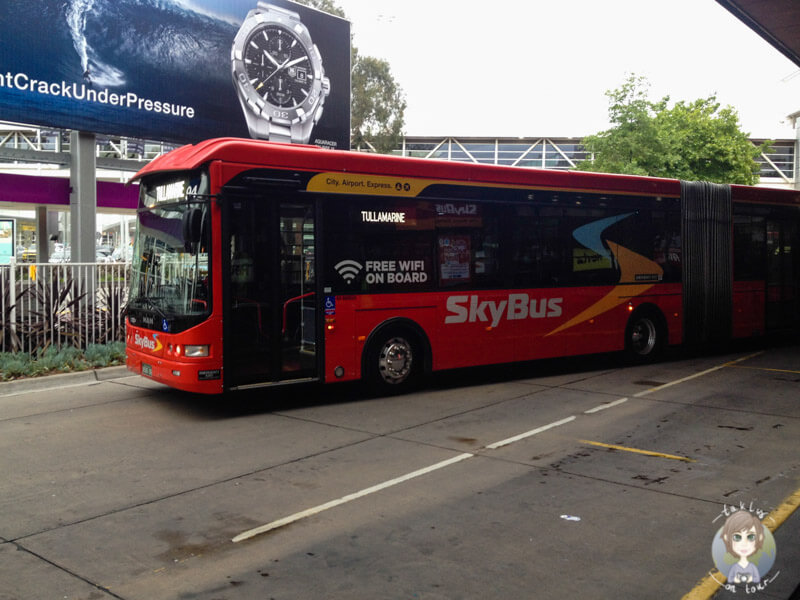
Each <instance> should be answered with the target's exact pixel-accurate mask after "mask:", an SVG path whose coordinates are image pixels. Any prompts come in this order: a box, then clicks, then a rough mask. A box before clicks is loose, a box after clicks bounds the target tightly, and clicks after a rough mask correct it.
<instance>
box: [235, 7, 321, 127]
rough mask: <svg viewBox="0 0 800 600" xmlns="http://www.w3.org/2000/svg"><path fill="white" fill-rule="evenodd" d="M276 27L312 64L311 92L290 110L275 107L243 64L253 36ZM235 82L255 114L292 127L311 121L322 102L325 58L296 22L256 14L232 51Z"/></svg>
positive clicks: (305, 31)
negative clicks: (293, 40) (292, 39)
mask: <svg viewBox="0 0 800 600" xmlns="http://www.w3.org/2000/svg"><path fill="white" fill-rule="evenodd" d="M274 25H277V26H279V27H282V28H283V29H286V30H287V31H289V32H290V33H291V34H292V35H294V36H295V37H296V38H297V39H298V40H299V42H300V44H302V46H303V48H304V49H305V51H306V54H307V55H308V57H309V59H310V61H311V72H312V81H311V88H310V93H309V94H308V96H307V97H306V98H305V100H303V102H301V103H300V104H299V105H297V106H295V107H292V108H289V107H285V106H278V105H276V104H272V103H271V102H269V101H268V100H267V99H266V98H265V97H263V96H261V94H259V93H258V92H257V91H256V90H255V89H254V88H253V86H252V84H251V83H250V77H249V76H248V75H247V70H246V68H245V64H244V47H245V44H246V43H247V40H249V39H250V36H251V35H253V34H254V33H256V32H257V30H259V29H262V28H264V27H267V26H274ZM231 62H232V70H233V79H234V82H235V83H236V90H237V92H238V93H239V95H240V97H241V99H242V100H243V101H244V102H246V103H247V105H248V107H249V108H250V110H252V112H253V113H254V114H256V115H258V116H261V117H263V118H265V119H268V120H270V121H274V122H277V123H285V124H288V125H292V124H295V123H302V122H304V121H307V120H308V119H310V118H312V117H313V115H314V111H315V109H316V107H317V105H318V104H319V103H320V102H321V101H322V100H323V98H324V96H323V78H324V72H323V69H322V56H321V55H320V53H319V49H318V48H317V46H316V44H314V42H313V41H312V39H311V33H310V32H309V31H308V28H307V27H306V26H305V25H304V24H303V23H302V22H301V21H298V20H296V19H293V18H291V17H289V16H288V15H283V14H280V13H270V14H267V13H257V14H255V15H252V16H250V17H249V18H247V19H245V22H244V23H242V26H241V28H240V29H239V31H238V33H237V34H236V37H235V38H234V40H233V47H232V50H231Z"/></svg>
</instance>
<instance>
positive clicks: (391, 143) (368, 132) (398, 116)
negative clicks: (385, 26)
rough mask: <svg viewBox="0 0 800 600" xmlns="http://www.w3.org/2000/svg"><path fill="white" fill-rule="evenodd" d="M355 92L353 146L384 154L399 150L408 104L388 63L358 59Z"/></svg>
mask: <svg viewBox="0 0 800 600" xmlns="http://www.w3.org/2000/svg"><path fill="white" fill-rule="evenodd" d="M352 90H353V99H352V115H351V117H350V128H351V140H350V144H351V145H352V146H353V147H355V148H360V147H363V146H371V147H372V148H373V149H374V150H375V151H376V152H379V153H382V154H386V153H389V152H391V151H392V150H394V149H395V148H397V146H398V145H399V143H400V139H401V138H402V135H403V124H404V117H403V115H404V113H405V110H406V101H405V97H404V95H403V91H402V90H401V89H400V87H399V86H398V85H397V83H396V82H395V80H394V77H392V72H391V68H390V67H389V63H388V62H386V61H385V60H382V59H379V58H374V57H372V56H364V57H360V56H358V55H356V61H355V64H354V65H353V73H352Z"/></svg>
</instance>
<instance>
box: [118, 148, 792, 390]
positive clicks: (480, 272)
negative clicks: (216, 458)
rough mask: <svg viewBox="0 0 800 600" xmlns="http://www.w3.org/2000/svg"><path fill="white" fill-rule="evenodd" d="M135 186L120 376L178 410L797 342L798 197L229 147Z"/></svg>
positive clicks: (195, 153)
mask: <svg viewBox="0 0 800 600" xmlns="http://www.w3.org/2000/svg"><path fill="white" fill-rule="evenodd" d="M135 179H136V180H138V181H139V183H140V200H139V208H138V229H137V235H136V243H135V253H134V263H133V277H132V283H131V288H130V298H129V305H128V311H127V353H128V359H127V361H128V363H127V364H128V367H129V369H130V370H132V371H133V372H135V373H141V374H142V375H144V376H146V377H148V378H151V379H153V380H155V381H158V382H162V383H164V384H167V385H169V386H172V387H175V388H179V389H182V390H187V391H190V392H196V393H203V394H216V393H222V392H225V391H228V390H241V389H249V388H257V387H266V386H276V385H286V384H291V383H300V382H311V381H318V382H325V383H333V382H344V381H353V380H362V379H363V380H367V381H370V382H372V383H374V384H376V386H378V387H380V388H383V390H384V391H386V392H389V391H399V390H405V389H408V388H409V387H411V386H412V385H413V384H415V383H417V382H418V381H419V379H420V377H421V376H422V375H424V374H425V373H429V372H433V371H439V370H443V369H456V368H463V367H472V366H476V365H488V364H498V363H511V362H517V361H531V360H536V359H543V358H552V357H561V356H569V355H583V354H589V353H600V352H617V351H626V352H627V354H628V355H629V356H630V357H632V358H633V359H635V360H640V361H644V360H648V359H650V358H651V357H655V356H656V355H657V354H658V353H659V351H660V350H662V349H663V347H664V346H665V345H667V344H681V343H685V344H698V343H699V344H702V343H707V342H708V343H715V342H725V341H726V340H730V339H733V338H746V337H750V336H757V335H763V334H766V333H770V332H774V331H784V330H791V329H793V328H795V329H796V328H797V326H798V325H800V294H798V291H800V290H799V289H798V288H800V256H798V249H800V192H795V191H789V190H775V189H766V188H757V187H745V186H734V185H730V186H729V185H716V184H709V183H701V182H684V181H677V180H670V179H657V178H647V177H629V176H621V175H606V174H597V173H580V172H563V171H546V170H534V169H524V168H515V167H504V166H493V165H482V164H467V163H452V162H443V161H434V160H422V159H419V160H418V159H411V158H400V157H392V156H377V155H369V154H362V153H355V152H343V151H331V150H324V149H321V148H315V147H309V146H298V145H287V144H275V143H269V142H262V141H253V140H239V139H217V140H210V141H206V142H203V143H200V144H197V145H192V146H185V147H182V148H179V149H177V150H174V151H173V152H170V153H169V154H167V155H165V156H162V157H160V158H157V159H156V160H154V161H153V162H152V163H150V164H149V165H148V166H146V167H145V168H144V169H142V170H141V171H140V172H139V173H138V174H137V175H136V176H135Z"/></svg>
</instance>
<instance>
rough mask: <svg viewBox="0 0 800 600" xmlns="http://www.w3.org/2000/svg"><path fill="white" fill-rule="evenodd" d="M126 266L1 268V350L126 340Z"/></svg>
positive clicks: (78, 265)
mask: <svg viewBox="0 0 800 600" xmlns="http://www.w3.org/2000/svg"><path fill="white" fill-rule="evenodd" d="M130 269H131V267H130V264H125V263H57V264H49V263H45V264H41V263H23V264H14V263H13V262H12V264H11V265H2V266H0V352H25V353H29V354H34V353H36V352H38V351H41V350H44V349H46V348H48V347H50V346H57V347H62V346H75V347H77V348H84V349H85V348H86V347H87V345H89V344H104V343H108V342H113V341H124V340H125V317H124V308H125V306H126V304H127V302H128V284H129V280H130Z"/></svg>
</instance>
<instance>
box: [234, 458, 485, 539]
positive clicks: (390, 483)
mask: <svg viewBox="0 0 800 600" xmlns="http://www.w3.org/2000/svg"><path fill="white" fill-rule="evenodd" d="M473 456H475V455H474V454H470V453H464V454H459V455H458V456H454V457H453V458H449V459H447V460H443V461H442V462H438V463H436V464H435V465H431V466H429V467H425V468H424V469H419V470H417V471H413V472H411V473H407V474H405V475H402V476H401V477H397V478H395V479H390V480H389V481H384V482H383V483H379V484H378V485H373V486H372V487H368V488H366V489H363V490H361V491H360V492H355V493H354V494H348V495H347V496H342V497H341V498H339V499H337V500H331V501H330V502H326V503H325V504H320V505H319V506H315V507H314V508H309V509H307V510H304V511H301V512H298V513H295V514H293V515H289V516H288V517H284V518H283V519H278V520H277V521H273V522H272V523H267V524H266V525H262V526H261V527H256V528H255V529H251V530H249V531H245V532H244V533H240V534H239V535H237V536H236V537H235V538H233V540H232V541H233V542H234V543H237V542H243V541H244V540H248V539H250V538H252V537H255V536H257V535H260V534H262V533H266V532H268V531H272V530H273V529H278V528H279V527H283V526H285V525H289V524H290V523H294V522H295V521H299V520H301V519H305V518H306V517H310V516H312V515H316V514H318V513H321V512H323V511H326V510H329V509H331V508H334V507H336V506H340V505H341V504H345V503H347V502H352V501H353V500H357V499H358V498H363V497H364V496H368V495H369V494H374V493H375V492H380V491H381V490H385V489H386V488H390V487H392V486H394V485H397V484H399V483H403V482H404V481H408V480H409V479H414V478H416V477H421V476H422V475H427V474H428V473H432V472H433V471H437V470H439V469H444V468H445V467H449V466H450V465H453V464H455V463H457V462H461V461H462V460H466V459H468V458H472V457H473Z"/></svg>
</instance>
